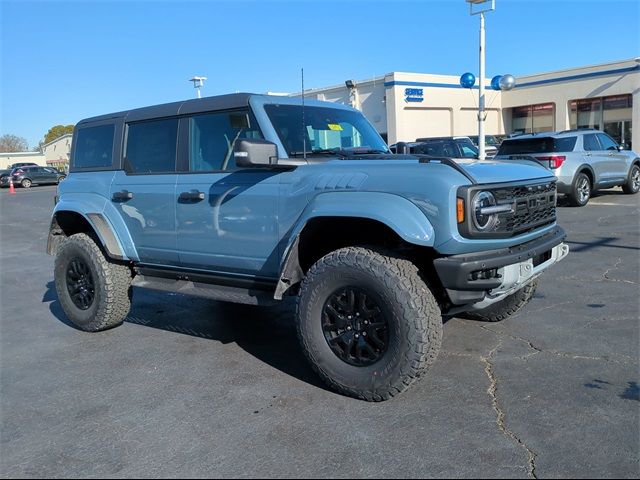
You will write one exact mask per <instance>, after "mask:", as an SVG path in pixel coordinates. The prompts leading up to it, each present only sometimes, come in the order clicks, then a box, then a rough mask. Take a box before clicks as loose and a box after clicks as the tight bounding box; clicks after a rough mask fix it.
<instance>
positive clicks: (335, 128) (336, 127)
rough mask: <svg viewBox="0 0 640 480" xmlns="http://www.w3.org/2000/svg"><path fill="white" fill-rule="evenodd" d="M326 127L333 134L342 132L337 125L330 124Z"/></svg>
mask: <svg viewBox="0 0 640 480" xmlns="http://www.w3.org/2000/svg"><path fill="white" fill-rule="evenodd" d="M328 127H329V130H333V131H334V132H341V131H342V126H341V125H340V124H338V123H330V124H329V125H328Z"/></svg>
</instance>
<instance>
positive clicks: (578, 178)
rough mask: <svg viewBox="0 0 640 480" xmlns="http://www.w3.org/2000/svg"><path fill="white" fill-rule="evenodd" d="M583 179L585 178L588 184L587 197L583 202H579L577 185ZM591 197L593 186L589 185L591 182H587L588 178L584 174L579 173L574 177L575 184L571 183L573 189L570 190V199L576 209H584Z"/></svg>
mask: <svg viewBox="0 0 640 480" xmlns="http://www.w3.org/2000/svg"><path fill="white" fill-rule="evenodd" d="M583 178H586V179H587V182H588V183H589V197H588V198H587V200H586V201H585V202H581V201H580V193H579V192H578V185H579V184H580V183H581V182H582V179H583ZM592 195H593V186H592V185H591V180H589V176H588V175H587V174H586V173H584V172H580V173H579V174H578V175H577V176H576V180H575V182H573V187H572V189H571V199H572V201H573V203H574V204H575V205H576V206H578V207H584V206H585V205H586V204H587V203H589V200H590V199H591V196H592Z"/></svg>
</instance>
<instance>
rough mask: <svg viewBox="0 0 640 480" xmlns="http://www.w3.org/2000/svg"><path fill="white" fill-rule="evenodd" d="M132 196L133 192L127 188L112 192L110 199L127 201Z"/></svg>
mask: <svg viewBox="0 0 640 480" xmlns="http://www.w3.org/2000/svg"><path fill="white" fill-rule="evenodd" d="M132 198H133V193H131V192H129V191H127V190H121V191H119V192H114V193H113V195H112V196H111V200H113V201H114V202H128V201H129V200H131V199H132Z"/></svg>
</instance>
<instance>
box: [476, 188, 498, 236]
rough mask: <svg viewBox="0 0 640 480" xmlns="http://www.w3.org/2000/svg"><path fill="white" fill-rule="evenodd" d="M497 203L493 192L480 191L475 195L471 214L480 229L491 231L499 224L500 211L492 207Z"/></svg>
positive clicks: (481, 230)
mask: <svg viewBox="0 0 640 480" xmlns="http://www.w3.org/2000/svg"><path fill="white" fill-rule="evenodd" d="M496 204H497V202H496V198H495V197H494V196H493V194H492V193H491V192H478V193H477V194H476V195H475V197H473V203H472V211H471V216H472V217H473V224H474V225H475V227H476V228H477V229H478V231H480V232H486V231H491V230H493V229H494V228H495V227H496V226H497V225H498V213H497V212H494V210H495V209H494V208H491V207H495V206H496Z"/></svg>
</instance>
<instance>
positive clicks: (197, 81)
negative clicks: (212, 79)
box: [189, 77, 207, 98]
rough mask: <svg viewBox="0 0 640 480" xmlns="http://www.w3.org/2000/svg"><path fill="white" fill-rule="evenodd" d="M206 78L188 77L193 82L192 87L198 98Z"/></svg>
mask: <svg viewBox="0 0 640 480" xmlns="http://www.w3.org/2000/svg"><path fill="white" fill-rule="evenodd" d="M206 79H207V77H192V78H190V79H189V81H190V82H193V88H195V89H196V91H197V93H196V95H197V96H198V98H201V95H200V89H201V88H202V86H203V85H204V81H205V80H206Z"/></svg>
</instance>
